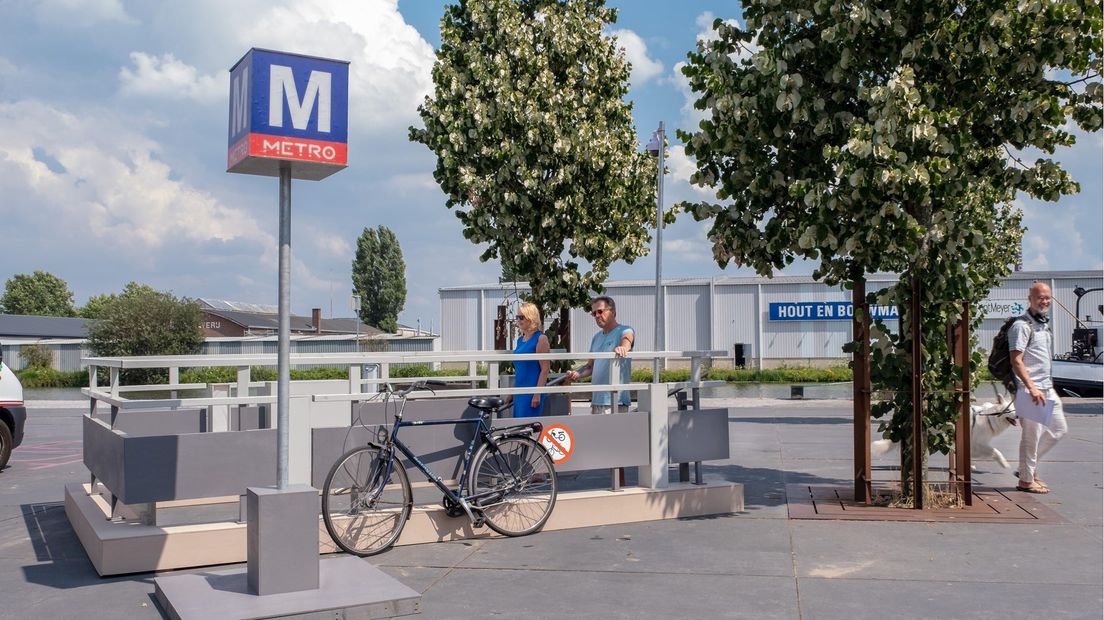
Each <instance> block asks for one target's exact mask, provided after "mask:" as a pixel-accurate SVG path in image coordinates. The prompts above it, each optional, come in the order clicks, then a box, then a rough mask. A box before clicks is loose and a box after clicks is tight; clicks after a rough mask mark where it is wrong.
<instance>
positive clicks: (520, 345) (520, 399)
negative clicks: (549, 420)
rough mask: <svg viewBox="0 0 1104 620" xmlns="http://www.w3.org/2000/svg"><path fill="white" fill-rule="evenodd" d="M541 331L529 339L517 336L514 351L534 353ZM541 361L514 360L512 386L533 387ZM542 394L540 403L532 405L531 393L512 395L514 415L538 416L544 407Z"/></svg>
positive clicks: (538, 375) (519, 416) (538, 378)
mask: <svg viewBox="0 0 1104 620" xmlns="http://www.w3.org/2000/svg"><path fill="white" fill-rule="evenodd" d="M541 335H542V333H541V332H539V331H538V332H535V333H534V334H533V335H532V336H531V337H530V338H529V340H526V339H525V336H519V337H518V341H517V347H515V348H514V353H536V352H537V342H539V341H540V338H541ZM540 372H541V363H540V362H537V361H532V362H530V361H524V360H517V361H515V362H514V373H515V376H514V387H534V386H536V385H537V381H538V380H540ZM544 396H545V395H544V394H541V397H540V404H539V405H538V406H537V407H533V395H532V394H517V395H516V396H514V417H515V418H531V417H535V416H539V415H540V414H541V412H542V410H543V409H544Z"/></svg>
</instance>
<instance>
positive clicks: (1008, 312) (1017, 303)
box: [981, 297, 1027, 319]
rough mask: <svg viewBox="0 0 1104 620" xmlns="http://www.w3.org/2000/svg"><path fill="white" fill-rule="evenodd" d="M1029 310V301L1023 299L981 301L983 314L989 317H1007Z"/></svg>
mask: <svg viewBox="0 0 1104 620" xmlns="http://www.w3.org/2000/svg"><path fill="white" fill-rule="evenodd" d="M1024 312H1027V302H1025V301H1024V300H1022V299H990V298H988V297H986V298H985V299H983V300H982V301H981V315H982V316H983V317H984V318H987V319H1006V318H1008V317H1010V316H1020V315H1021V314H1023V313H1024Z"/></svg>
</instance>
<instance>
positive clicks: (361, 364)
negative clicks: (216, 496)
mask: <svg viewBox="0 0 1104 620" xmlns="http://www.w3.org/2000/svg"><path fill="white" fill-rule="evenodd" d="M724 355H726V352H725V351H633V352H632V355H630V356H629V357H625V358H622V357H618V356H617V355H615V354H614V353H589V352H588V353H539V354H515V353H513V352H508V351H494V352H484V351H451V352H441V351H433V352H409V353H377V352H368V353H316V354H295V355H292V356H291V365H292V367H295V366H300V365H313V366H317V365H327V366H333V367H341V366H345V367H347V368H348V379H347V380H342V381H344V382H345V384H346V389H345V390H344V391H342V392H340V393H326V394H313V395H312V400H314V401H315V402H350V403H351V402H357V401H363V400H369V399H371V398H374V397H375V390H372V391H371V392H367V393H366V392H364V386H372V387H376V386H379V385H382V384H387V383H394V384H409V383H413V382H414V381H417V380H419V379H435V380H439V381H444V382H449V383H468V384H470V386H471V387H470V388H469V389H449V390H447V391H444V392H442V393H440V394H437V395H433V394H431V393H428V392H426V393H419V394H416V395H411V397H412V398H435V397H436V398H449V397H452V398H455V397H469V396H488V395H496V396H499V395H501V396H506V395H512V394H557V393H569V394H570V393H593V392H605V391H609V392H611V402H614V403H616V402H617V395H618V393H619V392H621V391H637V390H643V389H647V388H648V386H649V385H652V384H653V382H647V383H628V384H622V383H621V382H620V379H621V371H620V368H621V365H622V364H631V363H632V362H633V361H637V362H640V361H651V360H655V359H659V360H666V359H672V358H679V359H687V358H689V359H690V377H689V380H688V381H684V382H678V383H670V384H668V386H669V388H676V387H684V388H688V389H691V390H697V389H700V388H702V387H710V386H713V385H719V384H721V383H722V382H720V381H703V380H702V372H703V370H704V368H705V367H706V365H707V363H708V361H709V360H710V359H712V358H713V357H719V356H724ZM602 359H608V360H610V361H611V367H610V383H609V384H602V385H595V384H591V383H581V384H580V383H575V384H571V385H556V386H551V387H541V388H535V387H528V388H517V387H512V388H508V387H502V381H501V378H502V376H503V375H502V373H501V371H500V369H501V365H502V363H503V362H513V361H540V360H548V361H562V360H568V361H576V362H585V361H588V360H602ZM83 362H84V363H85V364H86V365H87V366H88V384H89V385H88V387H87V388H83V389H82V392H83V393H84V394H85V395H86V396H88V397H89V399H90V407H91V409H92V410H95V408H96V404H97V403H98V402H102V403H104V404H105V405H108V406H110V407H111V408H112V411H113V412H117V411H118V410H120V409H141V408H153V407H156V408H178V407H192V406H194V407H208V406H233V405H255V404H269V403H274V402H276V391H275V383H276V382H275V381H263V382H260V381H253V380H252V377H251V368H252V367H255V366H263V367H276V365H277V359H276V355H275V354H260V355H253V354H244V355H166V356H142V357H90V358H85V359H84V360H83ZM439 362H444V363H466V364H467V366H468V369H467V374H465V375H460V376H455V375H442V376H432V377H392V376H391V368H392V366H393V365H396V364H429V363H439ZM480 364H484V365H485V368H486V370H485V372H479V365H480ZM366 366H375V367H376V368H377V376H376V378H368V379H366V378H363V369H364V368H365V367H366ZM204 367H231V368H236V369H237V381H236V382H234V383H230V384H225V383H180V380H179V378H180V369H182V368H204ZM100 368H107V369H108V375H109V381H108V384H107V385H106V386H100V385H99V384H98V379H97V375H98V370H99V369H100ZM139 368H141V369H151V368H165V369H168V375H169V382H168V383H167V384H154V385H122V384H121V383H120V375H121V371H123V370H128V369H139ZM331 381H332V380H331ZM479 383H485V384H486V387H483V388H480V387H478V384H479ZM250 388H267V389H268V391H269V394H266V395H258V396H249V389H250ZM197 390H204V391H205V392H206V393H207V395H205V396H202V397H191V398H179V397H178V395H177V392H179V391H197ZM150 391H167V392H169V393H170V395H169V398H155V399H151V398H145V399H142V398H128V397H126V396H124V394H125V393H140V392H150ZM220 427H221V425H215V428H220Z"/></svg>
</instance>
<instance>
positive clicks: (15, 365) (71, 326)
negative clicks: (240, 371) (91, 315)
mask: <svg viewBox="0 0 1104 620" xmlns="http://www.w3.org/2000/svg"><path fill="white" fill-rule="evenodd" d="M197 302H198V303H199V305H200V307H201V308H202V309H203V319H202V322H201V324H200V329H201V330H202V332H203V336H204V342H203V347H202V349H201V350H200V353H201V354H202V355H219V354H273V355H274V354H276V351H277V348H278V342H277V331H278V330H277V328H278V326H279V317H278V316H277V312H276V307H275V306H265V305H257V304H246V303H241V302H228V301H222V300H214V299H199V300H197ZM92 322H93V321H91V320H88V319H77V318H61V317H47V316H23V315H12V314H0V347H2V351H3V356H4V363H5V364H7V365H8V366H10V367H11V368H12V369H13V370H21V369H22V368H23V365H24V361H23V359H22V358H21V357H20V355H19V354H20V352H21V351H22V348H23V347H24V346H28V345H34V344H40V345H42V346H44V347H46V348H47V349H48V350H49V351H50V352H51V354H52V355H53V364H52V366H53V368H55V369H57V370H62V371H70V372H71V371H75V370H81V369H83V368H84V365H83V364H82V363H81V358H84V357H90V356H92V351H91V350H90V349H89V347H88V342H87V338H88V326H89V324H90V323H92ZM291 332H292V333H291V352H292V354H297V353H350V352H355V351H386V352H410V351H436V350H440V338H439V337H438V336H437V335H436V334H432V333H429V332H426V331H423V330H421V329H414V328H409V327H405V326H400V329H399V331H398V332H397V333H395V334H388V333H386V332H384V331H381V330H379V329H376V328H375V327H372V326H369V325H365V324H364V323H361V322H360V321H357V320H356V319H355V318H333V319H324V318H322V311H321V310H319V309H317V308H315V309H314V310H313V311H312V312H311V316H309V317H308V316H295V315H293V316H292V317H291Z"/></svg>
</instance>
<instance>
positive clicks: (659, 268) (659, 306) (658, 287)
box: [652, 121, 667, 383]
mask: <svg viewBox="0 0 1104 620" xmlns="http://www.w3.org/2000/svg"><path fill="white" fill-rule="evenodd" d="M656 135H657V136H658V145H657V151H656V155H657V164H656V276H655V350H656V351H662V350H663V349H664V347H665V346H666V343H665V342H663V332H664V326H663V318H664V317H663V305H664V304H663V149H664V147H666V143H667V140H666V136H665V135H664V133H663V121H659V130H658V131H657V132H656ZM659 364H660V361H659V358H658V357H657V358H656V359H654V360H652V381H653V382H655V383H659Z"/></svg>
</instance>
